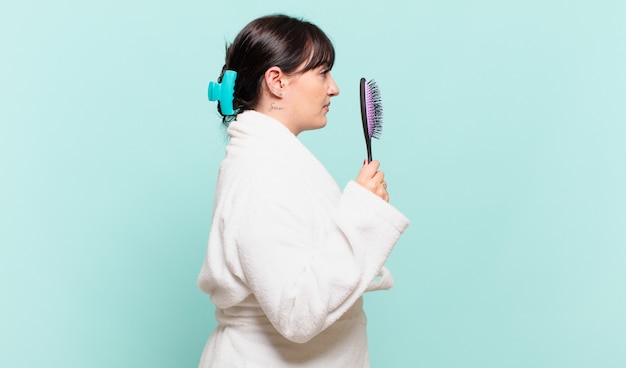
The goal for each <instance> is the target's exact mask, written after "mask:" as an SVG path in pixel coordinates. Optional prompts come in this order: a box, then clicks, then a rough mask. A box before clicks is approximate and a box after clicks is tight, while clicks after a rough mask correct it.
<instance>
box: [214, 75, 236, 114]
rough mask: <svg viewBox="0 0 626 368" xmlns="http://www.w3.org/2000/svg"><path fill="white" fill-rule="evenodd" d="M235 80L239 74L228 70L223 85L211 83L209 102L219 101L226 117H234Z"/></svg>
mask: <svg viewBox="0 0 626 368" xmlns="http://www.w3.org/2000/svg"><path fill="white" fill-rule="evenodd" d="M235 79H237V72H236V71H234V70H227V71H225V72H224V76H223V77H222V83H216V82H209V101H219V102H220V109H221V110H222V114H224V115H234V114H235V111H234V110H233V98H234V97H233V94H234V93H235Z"/></svg>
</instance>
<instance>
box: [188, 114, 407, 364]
mask: <svg viewBox="0 0 626 368" xmlns="http://www.w3.org/2000/svg"><path fill="white" fill-rule="evenodd" d="M228 134H229V136H230V143H229V145H228V146H227V148H226V157H225V158H224V160H223V161H222V164H221V166H220V171H219V177H218V183H217V189H216V195H215V207H214V212H213V222H212V225H211V232H210V235H209V244H208V250H207V256H206V259H205V262H204V264H203V266H202V270H201V272H200V275H199V277H198V285H199V287H200V289H201V290H202V291H204V292H206V293H208V294H210V295H211V301H212V302H213V303H214V304H215V306H216V313H215V315H216V318H217V321H218V326H217V328H216V330H215V331H214V332H213V334H212V335H211V337H210V338H209V341H208V343H207V345H206V347H205V349H204V352H203V354H202V358H201V362H200V367H202V368H206V367H229V368H231V367H268V368H277V367H324V368H331V367H341V368H350V367H359V368H361V367H369V355H368V350H367V336H366V320H365V315H364V313H363V308H362V294H363V293H364V292H365V291H371V290H379V289H388V288H390V287H391V285H392V284H393V279H392V278H391V274H390V273H389V271H388V270H387V269H386V268H385V267H384V266H383V264H384V262H385V260H386V259H387V257H388V256H389V253H390V252H391V250H392V248H393V247H394V245H395V243H396V241H397V240H398V238H399V236H400V235H401V234H402V232H403V231H404V230H405V228H406V227H407V226H408V220H407V219H406V217H405V216H404V215H402V214H401V213H400V212H399V211H398V210H396V209H395V208H394V207H392V206H391V205H390V204H388V203H387V202H385V201H383V200H382V199H380V198H379V197H377V196H376V195H374V194H372V193H371V192H369V191H368V190H366V189H364V188H363V187H361V186H360V185H358V184H357V183H355V182H349V183H348V184H347V186H346V187H345V189H344V191H343V192H342V191H341V189H340V188H339V187H338V186H337V184H336V182H335V181H334V180H333V178H332V177H331V176H330V174H329V173H328V172H327V171H326V169H325V168H324V167H323V166H322V164H321V163H320V162H319V161H318V160H317V159H316V158H315V157H314V156H313V155H312V154H311V153H310V152H309V151H308V150H307V149H306V148H305V147H304V145H302V143H301V142H300V141H299V140H298V139H297V137H296V136H294V135H293V134H292V133H291V132H290V131H289V130H288V129H287V128H286V127H285V126H284V125H282V124H281V123H280V122H278V121H276V120H274V119H272V118H270V117H268V116H266V115H263V114H261V113H259V112H256V111H246V112H243V113H241V114H239V116H238V118H237V120H236V121H233V122H232V123H231V124H230V126H229V128H228Z"/></svg>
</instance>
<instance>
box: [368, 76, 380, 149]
mask: <svg viewBox="0 0 626 368" xmlns="http://www.w3.org/2000/svg"><path fill="white" fill-rule="evenodd" d="M365 110H366V113H367V132H368V134H369V136H370V137H372V138H376V139H380V135H381V134H382V132H383V104H382V99H381V98H380V89H379V88H378V85H377V84H376V81H375V80H373V79H372V80H370V81H369V82H367V83H366V84H365Z"/></svg>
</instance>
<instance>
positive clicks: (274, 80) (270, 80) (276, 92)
mask: <svg viewBox="0 0 626 368" xmlns="http://www.w3.org/2000/svg"><path fill="white" fill-rule="evenodd" d="M285 77H286V75H285V73H283V71H282V70H281V69H280V68H279V67H277V66H273V67H271V68H269V69H267V70H266V71H265V85H266V86H267V89H268V91H269V93H270V95H272V96H274V97H278V98H282V97H283V90H284V88H285V84H284V83H283V79H284V78H285Z"/></svg>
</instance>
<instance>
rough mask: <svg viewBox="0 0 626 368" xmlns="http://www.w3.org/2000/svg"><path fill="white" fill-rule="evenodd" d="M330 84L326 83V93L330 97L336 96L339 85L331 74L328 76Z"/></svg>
mask: <svg viewBox="0 0 626 368" xmlns="http://www.w3.org/2000/svg"><path fill="white" fill-rule="evenodd" d="M329 77H330V84H329V85H328V95H329V96H331V97H334V96H337V95H338V94H339V87H338V86H337V83H335V80H334V79H333V77H332V76H330V74H329Z"/></svg>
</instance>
